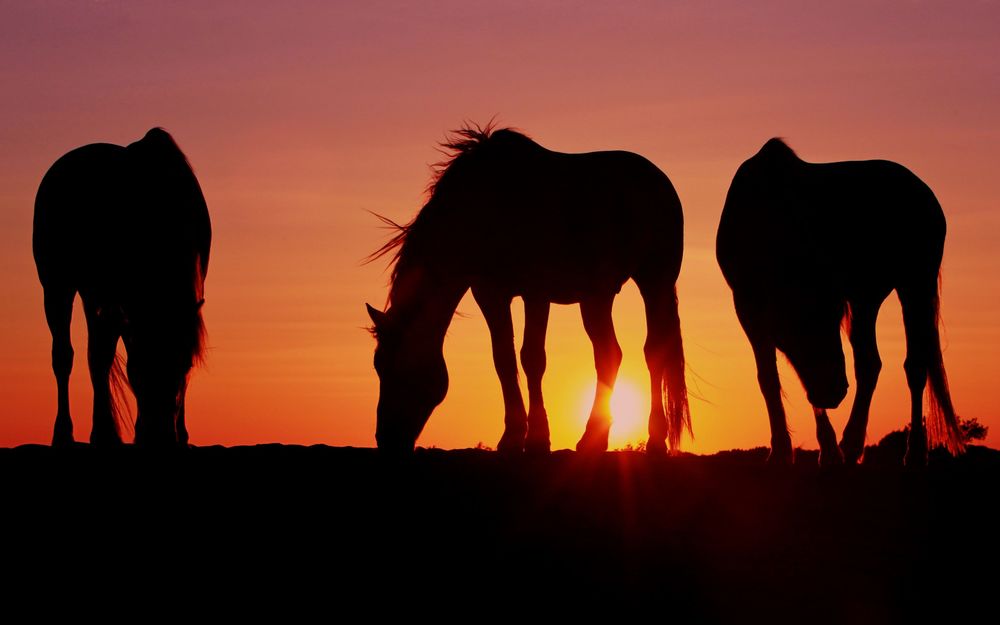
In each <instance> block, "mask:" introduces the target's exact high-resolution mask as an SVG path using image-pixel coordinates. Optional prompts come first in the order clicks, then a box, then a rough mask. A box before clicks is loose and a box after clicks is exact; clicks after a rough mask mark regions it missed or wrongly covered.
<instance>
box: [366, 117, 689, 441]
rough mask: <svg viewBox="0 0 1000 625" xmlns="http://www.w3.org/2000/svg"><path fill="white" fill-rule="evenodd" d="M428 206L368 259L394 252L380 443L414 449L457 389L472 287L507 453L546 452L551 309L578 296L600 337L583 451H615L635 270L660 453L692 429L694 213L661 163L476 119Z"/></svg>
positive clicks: (378, 357)
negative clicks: (624, 299)
mask: <svg viewBox="0 0 1000 625" xmlns="http://www.w3.org/2000/svg"><path fill="white" fill-rule="evenodd" d="M442 146H443V147H444V148H445V149H447V150H448V151H450V157H449V158H448V159H447V160H446V161H445V162H443V163H439V164H438V166H437V168H436V172H435V176H434V179H433V181H432V182H431V185H430V187H429V189H428V194H429V199H428V200H427V202H426V204H425V205H424V206H423V208H422V209H421V210H420V212H419V214H417V216H416V217H415V218H414V219H413V221H411V222H410V223H408V224H406V225H402V226H400V225H396V224H394V223H392V222H388V223H390V224H391V225H393V226H395V227H396V228H398V232H397V234H396V235H395V237H393V238H392V239H391V240H390V241H389V242H388V243H386V244H385V245H384V246H383V247H382V248H381V249H380V250H378V251H377V252H375V253H374V254H373V255H372V257H371V258H372V259H374V258H378V257H380V256H382V255H384V254H387V253H389V252H394V257H393V262H394V265H393V270H392V277H391V285H390V290H389V298H388V308H387V310H385V311H384V312H383V311H380V310H376V309H375V308H373V307H372V306H370V305H369V306H368V313H369V315H370V316H371V319H372V321H373V323H374V326H373V327H372V332H373V334H374V335H375V337H376V339H377V341H378V345H377V347H376V349H375V363H374V364H375V370H376V371H377V372H378V375H379V380H380V390H379V401H378V421H377V428H376V435H375V437H376V440H377V442H378V446H379V448H380V449H391V450H402V451H408V450H412V449H413V446H414V444H415V442H416V439H417V437H418V436H419V435H420V432H421V430H422V429H423V427H424V425H425V424H426V422H427V419H428V418H429V417H430V414H431V412H432V411H433V410H434V408H435V407H436V406H437V405H438V404H439V403H441V401H442V400H443V399H444V396H445V393H446V392H447V390H448V371H447V368H446V366H445V362H444V356H443V354H442V345H443V342H444V337H445V332H446V330H447V329H448V325H449V324H450V323H451V319H452V315H453V314H454V312H455V309H456V307H457V306H458V303H459V301H460V300H461V299H462V297H463V295H464V294H465V292H466V291H467V290H469V289H471V290H472V294H473V297H474V298H475V300H476V302H477V303H478V305H479V307H480V308H481V309H482V311H483V315H484V317H485V318H486V323H487V326H488V327H489V330H490V336H491V339H492V347H493V362H494V365H495V366H496V370H497V375H498V376H499V378H500V385H501V388H502V391H503V399H504V426H505V427H504V433H503V437H502V438H501V439H500V442H499V444H498V445H497V449H498V451H501V452H518V451H522V450H525V449H527V450H528V451H541V452H545V451H548V450H549V447H550V443H549V426H548V417H547V415H546V412H545V406H544V403H543V400H542V375H543V373H544V371H545V330H546V325H547V323H548V315H549V305H550V304H551V303H557V304H575V303H579V304H580V311H581V314H582V317H583V324H584V328H585V329H586V332H587V335H588V336H589V337H590V340H591V341H592V343H593V346H594V361H595V364H596V368H597V380H598V382H597V391H596V393H595V398H594V404H593V409H592V410H591V413H590V419H589V421H588V422H587V427H586V431H585V433H584V435H583V437H582V438H581V440H580V442H579V443H578V444H577V449H578V450H581V451H603V450H606V449H607V446H608V430H609V428H610V425H611V409H610V400H611V393H612V390H613V388H614V384H615V378H616V376H617V374H618V367H619V365H620V364H621V360H622V352H621V348H620V347H619V345H618V341H617V339H616V338H615V331H614V326H613V324H612V320H611V306H612V302H613V301H614V298H615V295H616V294H617V293H618V292H619V291H620V290H621V287H622V285H623V284H624V283H625V281H627V280H628V279H630V278H631V279H633V280H635V282H636V284H637V285H638V287H639V291H640V292H641V294H642V297H643V300H644V302H645V309H646V323H647V327H648V336H647V340H646V344H645V356H646V362H647V364H648V365H649V373H650V390H651V394H652V402H651V403H652V409H651V412H650V416H649V443H648V447H647V448H648V449H649V450H651V451H658V450H665V449H666V443H665V441H666V440H667V439H669V441H670V445H671V447H672V448H675V449H676V448H677V447H678V445H679V443H680V437H681V431H682V429H683V428H685V427H686V428H687V429H688V430H689V431H690V427H691V426H690V416H689V413H688V404H687V391H686V388H685V381H684V350H683V345H682V343H681V331H680V319H679V317H678V314H677V294H676V288H675V283H676V281H677V276H678V273H679V272H680V266H681V254H682V248H683V217H682V214H681V204H680V200H679V199H678V197H677V193H676V191H675V190H674V188H673V185H671V183H670V181H669V180H668V179H667V177H666V175H664V174H663V172H662V171H660V170H659V169H657V167H656V166H655V165H653V164H652V163H650V162H649V161H648V160H646V159H645V158H643V157H641V156H639V155H637V154H633V153H630V152H590V153H585V154H564V153H560V152H553V151H551V150H547V149H545V148H543V147H542V146H540V145H539V144H537V143H535V142H534V141H532V140H531V139H529V138H528V137H527V136H525V135H524V134H521V133H520V132H516V131H514V130H511V129H508V128H505V129H497V130H494V129H493V128H492V127H491V126H489V125H488V126H487V127H486V128H481V127H479V126H475V127H465V128H463V129H461V130H458V131H456V132H455V133H454V135H453V138H452V140H450V141H448V142H446V143H444V144H442ZM515 297H522V298H523V300H524V310H525V329H524V344H523V346H522V347H521V364H522V366H523V367H524V371H525V373H526V374H527V380H528V402H529V409H528V410H527V411H526V410H525V407H524V400H523V398H522V395H521V389H520V387H519V385H518V369H517V360H516V357H515V351H514V349H515V348H514V341H513V338H514V330H513V327H512V322H511V312H510V306H511V302H512V300H513V298H515Z"/></svg>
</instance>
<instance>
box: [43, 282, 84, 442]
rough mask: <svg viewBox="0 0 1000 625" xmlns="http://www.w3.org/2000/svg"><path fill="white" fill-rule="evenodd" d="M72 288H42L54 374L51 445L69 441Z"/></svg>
mask: <svg viewBox="0 0 1000 625" xmlns="http://www.w3.org/2000/svg"><path fill="white" fill-rule="evenodd" d="M75 297H76V293H75V292H74V291H73V290H72V289H62V288H56V287H46V288H45V321H46V322H47V323H48V326H49V332H50V333H51V334H52V372H53V373H54V374H55V376H56V392H57V395H56V397H57V400H56V403H57V408H56V423H55V427H54V428H53V431H52V446H53V447H60V446H67V445H72V444H73V419H72V418H71V417H70V414H69V375H70V373H71V372H72V371H73V343H72V341H71V340H70V321H71V320H72V317H73V299H74V298H75Z"/></svg>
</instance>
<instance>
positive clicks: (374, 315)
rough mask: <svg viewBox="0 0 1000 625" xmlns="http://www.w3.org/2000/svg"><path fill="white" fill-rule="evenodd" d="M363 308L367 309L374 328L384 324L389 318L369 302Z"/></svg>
mask: <svg viewBox="0 0 1000 625" xmlns="http://www.w3.org/2000/svg"><path fill="white" fill-rule="evenodd" d="M365 308H367V309H368V316H369V317H371V319H372V323H374V324H375V327H376V328H379V327H383V326H385V322H386V321H387V320H388V319H389V316H388V315H387V314H385V313H384V312H382V311H381V310H378V309H377V308H374V307H373V306H372V305H371V304H365Z"/></svg>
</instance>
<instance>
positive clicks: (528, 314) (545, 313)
mask: <svg viewBox="0 0 1000 625" xmlns="http://www.w3.org/2000/svg"><path fill="white" fill-rule="evenodd" d="M548 323H549V302H547V301H545V300H535V299H527V298H525V300H524V342H523V343H522V345H521V366H522V367H524V373H525V375H526V376H527V378H528V436H527V439H526V440H525V443H524V448H525V451H528V452H530V453H548V452H549V450H550V449H551V441H550V440H549V416H548V414H547V413H546V412H545V402H544V401H543V399H542V376H543V375H544V374H545V330H546V327H547V326H548Z"/></svg>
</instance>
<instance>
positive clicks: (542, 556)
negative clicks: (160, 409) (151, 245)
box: [0, 445, 1000, 623]
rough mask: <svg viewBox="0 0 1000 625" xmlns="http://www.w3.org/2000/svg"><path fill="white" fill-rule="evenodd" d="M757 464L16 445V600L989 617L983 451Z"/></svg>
mask: <svg viewBox="0 0 1000 625" xmlns="http://www.w3.org/2000/svg"><path fill="white" fill-rule="evenodd" d="M763 460H764V451H763V450H754V451H745V452H727V453H723V454H717V455H715V456H706V457H701V456H690V455H682V456H677V457H667V458H656V457H647V456H646V455H644V454H641V453H638V452H612V453H608V454H605V455H603V456H601V457H599V458H586V457H581V456H578V455H577V454H575V453H573V452H568V451H564V452H556V453H553V454H551V455H549V456H545V457H522V458H508V457H502V456H500V455H498V454H496V453H494V452H489V451H482V450H456V451H441V450H435V449H430V450H422V449H421V450H417V452H416V453H415V454H414V456H413V457H412V458H407V459H388V458H385V457H381V456H380V455H379V454H378V452H376V451H375V450H371V449H356V448H334V447H325V446H315V447H294V446H280V445H260V446H256V447H234V448H222V447H203V448H192V449H190V450H187V451H185V452H179V453H172V454H166V455H148V454H142V453H139V452H138V451H137V450H135V449H132V448H124V449H121V450H119V451H115V452H110V453H109V452H99V451H97V450H93V449H90V448H88V447H87V446H85V445H81V446H79V447H77V448H74V449H69V450H53V449H50V448H47V447H39V446H23V447H18V448H15V449H3V450H0V476H2V480H3V493H2V494H3V500H4V502H5V505H4V511H3V519H2V528H3V531H4V536H6V537H7V545H6V548H5V549H4V554H5V556H4V570H5V571H6V574H7V576H8V579H7V580H6V584H5V588H7V589H8V591H9V594H8V597H17V596H18V595H19V593H20V592H21V591H39V590H44V589H47V588H51V589H55V588H60V589H63V590H64V591H66V592H70V593H77V594H76V595H70V596H77V597H78V598H79V599H81V600H92V598H93V597H92V593H106V592H109V591H110V592H112V593H113V595H114V596H115V597H120V598H121V601H127V600H128V598H130V597H131V598H134V597H136V596H142V597H146V601H149V600H153V601H156V600H160V602H161V603H162V604H163V606H164V607H166V606H173V608H174V609H176V608H177V607H178V606H179V605H184V604H187V602H197V604H198V605H199V606H215V607H216V608H219V609H222V606H233V605H239V606H242V607H243V608H244V609H246V608H250V609H251V610H254V609H256V608H254V607H253V606H258V605H260V606H263V605H270V606H272V607H273V606H274V605H281V606H284V607H283V610H285V611H287V610H298V609H302V610H307V609H310V610H311V609H315V608H316V607H317V606H325V607H326V609H331V610H332V609H333V608H334V607H338V608H340V607H345V606H354V607H358V608H361V609H365V610H368V611H370V613H371V614H384V613H385V612H386V611H392V612H395V611H403V612H409V613H412V614H413V615H415V616H416V615H420V616H421V620H424V619H425V618H427V617H429V618H448V619H449V620H451V619H458V618H462V619H463V620H466V619H467V618H471V617H472V616H475V615H480V616H483V617H484V618H486V617H489V616H491V615H492V616H493V617H500V616H504V615H508V614H510V615H524V616H531V615H534V614H554V615H556V614H570V613H584V614H589V615H591V616H593V615H595V614H600V613H609V614H614V615H617V616H618V617H619V618H621V619H623V620H624V619H645V618H650V617H652V618H656V619H657V620H660V619H661V618H668V617H671V616H686V617H693V618H694V620H696V621H701V622H706V621H707V622H736V621H740V622H759V621H761V620H765V619H767V620H770V621H772V622H782V621H787V622H844V623H847V622H851V623H854V622H898V621H902V620H907V619H908V618H909V617H918V616H919V617H921V618H923V617H925V616H927V614H929V613H941V614H945V613H952V615H953V616H954V615H955V614H959V615H961V614H969V613H971V612H966V611H971V610H973V609H974V608H975V609H977V610H978V609H979V607H980V606H986V609H987V610H991V611H992V610H995V608H994V606H992V605H991V602H993V601H995V599H994V597H993V596H992V595H991V594H990V593H991V592H992V591H993V590H995V586H996V581H997V575H996V573H995V572H994V571H993V570H992V569H991V568H990V565H989V563H991V562H995V561H996V560H995V555H996V534H995V533H996V530H997V527H1000V525H998V523H997V521H998V516H1000V515H998V512H997V507H996V499H997V497H996V495H997V484H998V480H997V478H998V476H1000V452H997V451H995V450H990V449H987V448H983V447H973V448H972V449H971V450H970V452H969V453H968V454H967V455H966V456H964V457H962V458H959V459H951V458H943V457H935V458H932V464H931V467H930V468H929V469H928V470H927V471H923V472H912V471H905V470H904V469H902V468H901V467H899V466H896V465H894V464H892V463H887V466H879V465H877V464H875V465H872V464H869V465H863V466H859V467H845V468H840V469H838V470H826V469H822V470H821V469H820V468H819V467H818V466H816V464H815V455H814V454H810V453H808V452H803V453H800V454H799V456H798V463H797V464H796V466H794V467H791V468H788V469H784V470H781V469H774V468H772V467H768V466H766V465H765V464H764V462H763ZM984 564H985V565H986V566H983V565H984ZM977 570H979V571H982V572H977ZM99 571H105V572H104V573H100V574H98V573H97V572H99ZM150 597H153V599H150ZM144 605H146V606H148V605H150V604H148V603H146V604H144ZM310 613H311V612H310ZM689 620H690V618H685V619H684V622H688V621H689Z"/></svg>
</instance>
